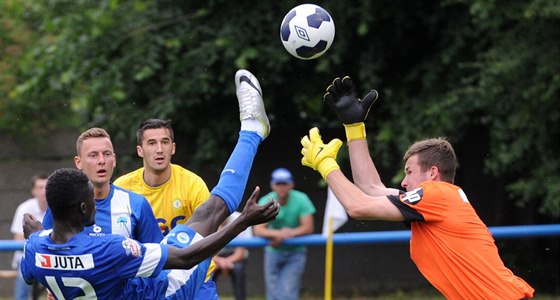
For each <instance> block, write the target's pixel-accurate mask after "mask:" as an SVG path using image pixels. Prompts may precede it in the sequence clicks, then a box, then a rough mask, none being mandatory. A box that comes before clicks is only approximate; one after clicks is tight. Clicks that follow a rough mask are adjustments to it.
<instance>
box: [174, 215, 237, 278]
mask: <svg viewBox="0 0 560 300" xmlns="http://www.w3.org/2000/svg"><path fill="white" fill-rule="evenodd" d="M246 228H247V226H246V225H243V224H242V223H240V222H237V220H236V221H235V222H234V223H232V224H231V225H230V226H227V227H225V228H224V229H223V230H220V231H218V232H216V233H213V234H211V235H209V236H207V237H206V238H204V239H202V240H200V241H198V242H196V243H194V244H192V245H190V246H188V247H187V248H183V249H179V248H175V247H169V255H168V258H167V261H166V263H165V266H164V268H165V269H190V268H192V267H194V266H195V265H197V264H199V263H200V262H202V261H203V260H205V259H206V258H208V257H210V256H212V255H214V254H216V253H218V251H220V249H222V248H223V247H225V246H226V245H227V244H228V243H229V242H230V241H231V240H233V239H234V238H235V237H236V236H237V235H238V234H240V233H241V232H242V231H243V230H245V229H246Z"/></svg>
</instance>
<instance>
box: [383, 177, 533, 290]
mask: <svg viewBox="0 0 560 300" xmlns="http://www.w3.org/2000/svg"><path fill="white" fill-rule="evenodd" d="M389 198H390V200H391V201H392V202H393V203H394V204H395V205H396V206H397V207H398V208H399V210H400V211H401V213H402V214H403V216H404V217H405V220H406V221H407V222H410V225H411V229H412V233H411V239H410V255H411V258H412V260H413V261H414V263H415V264H416V266H417V267H418V269H419V270H420V272H421V273H422V274H423V275H424V277H426V279H427V280H428V281H429V282H430V283H431V284H432V285H433V286H434V287H435V288H437V289H438V290H439V291H440V292H441V293H442V294H443V295H444V296H445V297H446V298H447V299H522V298H531V297H533V292H534V289H533V288H532V287H531V286H530V285H529V284H527V283H526V282H525V281H524V280H523V279H521V278H519V277H517V276H515V275H514V274H513V273H512V272H511V270H509V269H508V268H506V267H505V266H504V263H503V262H502V260H501V258H500V255H499V254H498V248H497V247H496V245H495V244H494V239H493V238H492V235H491V233H490V232H489V231H488V228H487V227H486V225H484V223H483V222H482V221H481V220H480V218H479V217H478V215H477V214H476V212H475V210H474V208H473V207H472V206H471V204H470V203H469V201H468V199H467V196H466V195H465V193H464V192H463V190H461V188H459V187H458V186H455V185H452V184H449V183H446V182H442V181H426V182H423V183H422V184H421V185H420V188H418V189H416V190H413V191H410V192H407V193H404V194H401V195H400V196H399V197H389Z"/></svg>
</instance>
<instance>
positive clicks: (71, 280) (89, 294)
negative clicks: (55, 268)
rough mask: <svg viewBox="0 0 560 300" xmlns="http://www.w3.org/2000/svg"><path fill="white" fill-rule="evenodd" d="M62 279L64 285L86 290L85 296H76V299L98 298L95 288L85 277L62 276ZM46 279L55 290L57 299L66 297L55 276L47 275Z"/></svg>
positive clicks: (53, 290) (52, 289) (51, 288)
mask: <svg viewBox="0 0 560 300" xmlns="http://www.w3.org/2000/svg"><path fill="white" fill-rule="evenodd" d="M60 279H61V280H62V284H63V285H64V287H77V288H79V289H81V290H82V291H83V292H84V295H83V296H80V297H76V298H74V299H76V300H86V299H97V295H96V294H95V290H94V289H93V286H92V285H91V284H90V283H89V282H87V281H86V280H84V279H83V278H79V277H61V278H60ZM45 280H46V281H47V284H48V285H49V288H50V290H51V291H52V292H53V294H54V295H55V296H56V298H57V299H66V298H64V295H63V294H62V290H60V286H59V285H58V282H57V281H56V278H55V277H54V276H45Z"/></svg>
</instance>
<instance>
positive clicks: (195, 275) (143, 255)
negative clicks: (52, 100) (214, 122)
mask: <svg viewBox="0 0 560 300" xmlns="http://www.w3.org/2000/svg"><path fill="white" fill-rule="evenodd" d="M235 79H236V85H237V96H238V100H239V107H240V116H241V131H240V133H239V139H238V142H237V145H236V146H235V148H234V150H233V153H232V154H231V156H230V159H229V160H228V162H227V163H226V165H225V167H224V169H223V172H222V174H221V176H220V180H219V182H218V185H217V186H216V187H215V188H214V189H213V190H212V191H211V194H210V197H209V199H208V200H207V201H205V202H204V203H203V204H202V205H200V206H199V207H198V208H197V209H196V210H195V213H194V214H193V216H192V218H190V219H189V221H188V222H187V223H186V224H185V225H179V226H176V227H175V228H174V229H173V230H172V231H171V232H170V233H169V234H168V235H167V237H166V238H165V239H164V240H163V241H162V243H161V244H149V243H148V244H142V243H139V242H137V241H136V240H133V239H130V238H126V237H123V236H120V235H104V236H98V235H93V236H92V235H90V234H88V233H86V232H84V227H85V226H90V225H92V224H93V222H94V220H95V206H96V205H95V202H94V200H93V187H92V185H91V183H89V181H88V178H87V176H85V175H84V174H83V173H81V172H80V171H78V170H74V169H62V170H59V171H56V172H55V173H53V174H52V175H51V176H50V177H49V180H48V183H47V189H46V194H47V203H48V204H49V206H50V207H51V211H52V215H53V219H54V226H53V229H52V230H39V231H38V232H36V233H34V234H32V235H31V236H29V239H28V241H27V242H26V245H25V253H24V257H23V259H22V274H23V277H24V279H25V280H26V281H27V282H34V281H38V282H41V283H42V284H44V285H45V286H46V287H47V288H48V289H49V290H50V291H51V293H52V294H53V295H54V296H55V297H56V298H58V299H66V298H69V299H73V298H76V297H84V299H96V298H99V299H124V298H127V299H162V298H167V299H192V298H194V297H195V296H196V291H197V290H198V289H199V288H200V286H201V285H202V283H203V282H204V276H205V274H206V272H207V268H208V265H209V263H210V259H211V256H212V255H214V254H215V253H216V252H217V251H218V250H220V249H221V248H222V247H224V246H225V245H226V244H227V243H228V242H229V241H230V240H231V239H233V238H234V237H235V236H237V234H239V233H240V232H242V231H243V230H244V229H246V228H247V227H248V226H253V225H255V224H259V223H263V222H268V221H270V220H272V219H273V218H274V217H275V216H276V215H277V214H278V211H279V206H278V204H277V203H276V202H275V201H273V200H271V201H269V202H268V203H266V204H264V205H258V204H257V203H256V199H257V197H258V194H259V192H260V190H259V188H258V187H257V188H255V191H254V192H253V194H252V195H251V197H250V199H249V200H248V201H247V204H246V206H245V209H244V210H243V212H242V214H241V216H240V217H239V218H237V220H236V221H234V223H233V224H231V225H230V226H227V227H226V228H225V229H224V230H221V231H220V232H217V233H216V231H217V229H218V227H219V225H220V224H221V223H222V222H223V221H224V220H225V219H226V218H227V217H228V216H229V215H230V214H231V213H232V212H233V211H235V210H236V209H237V207H238V205H239V203H240V202H241V198H242V196H243V192H244V189H245V186H246V184H247V179H248V176H249V172H250V169H251V166H252V163H253V159H254V157H255V155H256V152H257V148H258V146H259V144H260V143H261V141H262V140H264V139H265V138H266V137H267V136H268V134H269V131H270V124H269V122H268V118H267V116H266V113H265V110H264V104H263V102H262V92H261V89H260V86H259V83H258V81H257V80H256V78H255V77H254V76H253V75H252V74H251V73H249V72H248V71H245V70H240V71H238V72H237V74H236V77H235ZM40 225H41V224H40V223H39V222H36V220H34V218H33V217H32V216H31V215H26V216H25V218H24V231H25V233H26V235H29V233H30V232H33V231H35V230H37V229H38V227H39V226H40ZM204 236H207V237H206V238H203V237H204ZM193 242H196V243H193ZM165 244H169V245H174V246H179V247H183V248H176V247H173V246H169V245H165ZM200 262H202V263H200ZM199 263H200V264H199ZM196 264H198V265H197V266H195V265H196ZM192 267H194V268H192ZM189 268H192V269H190V270H178V269H189ZM162 269H173V270H171V271H162ZM135 277H144V278H135ZM146 277H147V278H146ZM131 278H135V279H131Z"/></svg>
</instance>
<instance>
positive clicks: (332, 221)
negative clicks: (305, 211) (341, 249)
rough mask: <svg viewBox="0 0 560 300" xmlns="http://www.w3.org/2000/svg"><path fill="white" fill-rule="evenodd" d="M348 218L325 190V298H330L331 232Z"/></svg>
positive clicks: (331, 195)
mask: <svg viewBox="0 0 560 300" xmlns="http://www.w3.org/2000/svg"><path fill="white" fill-rule="evenodd" d="M347 220H348V215H347V214H346V211H345V210H344V207H342V205H341V204H340V203H339V202H338V200H337V199H336V197H335V195H334V193H333V192H332V191H331V189H330V188H328V190H327V205H326V207H325V219H324V220H323V236H324V237H326V238H327V244H326V250H325V300H331V299H332V261H333V232H334V231H336V230H337V229H338V228H340V226H342V225H344V223H346V221H347Z"/></svg>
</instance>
